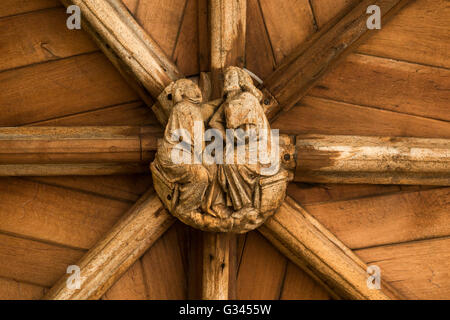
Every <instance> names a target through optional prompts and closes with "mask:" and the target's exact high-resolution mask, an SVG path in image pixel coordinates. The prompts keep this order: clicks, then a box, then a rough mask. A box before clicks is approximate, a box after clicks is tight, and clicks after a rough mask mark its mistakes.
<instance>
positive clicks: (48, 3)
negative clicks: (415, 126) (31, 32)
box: [0, 0, 61, 18]
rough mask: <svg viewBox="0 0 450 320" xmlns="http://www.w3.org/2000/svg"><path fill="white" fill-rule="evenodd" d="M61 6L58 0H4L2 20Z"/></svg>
mask: <svg viewBox="0 0 450 320" xmlns="http://www.w3.org/2000/svg"><path fill="white" fill-rule="evenodd" d="M60 6H61V3H60V2H59V1H58V0H2V1H1V2H0V18H1V17H7V16H11V15H16V14H21V13H25V12H30V11H36V10H42V9H46V8H53V7H60Z"/></svg>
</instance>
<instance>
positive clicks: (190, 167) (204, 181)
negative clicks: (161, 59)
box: [151, 67, 295, 233]
mask: <svg viewBox="0 0 450 320" xmlns="http://www.w3.org/2000/svg"><path fill="white" fill-rule="evenodd" d="M206 87H208V86H206ZM203 89H204V88H203ZM207 91H208V90H205V89H204V90H203V93H202V90H201V89H200V88H199V87H198V85H197V84H195V83H194V82H193V81H191V80H187V79H181V80H178V81H176V82H173V83H171V84H170V85H169V86H168V87H167V88H166V89H165V90H164V92H163V93H162V94H161V95H160V97H159V98H158V101H159V104H160V106H159V107H160V108H161V109H162V113H163V114H164V115H165V116H166V117H167V126H166V129H165V133H164V137H163V139H162V140H160V142H159V145H158V152H157V154H156V158H155V161H154V162H153V163H152V164H151V171H152V175H153V182H154V186H155V190H156V192H157V193H158V195H159V197H160V199H161V201H162V202H163V203H164V205H165V206H166V208H167V209H168V210H169V211H170V212H171V213H172V214H173V215H174V216H176V217H177V218H178V219H180V220H181V221H183V222H184V223H186V224H188V225H190V226H192V227H195V228H198V229H201V230H204V231H214V232H234V233H244V232H248V231H250V230H253V229H255V228H257V227H259V226H260V225H262V224H263V223H264V222H265V221H266V220H267V219H268V218H269V217H270V216H271V215H273V214H274V213H275V211H276V210H277V209H278V208H279V207H280V206H281V204H282V202H283V201H284V198H285V195H286V187H287V184H288V182H289V181H290V180H291V177H292V172H291V169H292V168H293V165H295V164H293V159H294V155H293V152H294V147H293V144H292V143H291V141H290V138H289V137H286V136H278V132H277V131H272V130H271V129H270V125H269V122H268V120H267V118H266V115H265V114H264V109H263V107H262V106H261V100H262V98H263V95H262V93H261V92H260V91H259V90H258V89H257V88H256V87H255V85H254V84H253V81H252V79H251V77H250V76H249V75H248V74H247V73H246V72H245V71H244V70H242V69H239V68H237V67H229V68H228V69H227V70H226V71H225V73H224V86H223V95H222V98H221V99H218V100H214V101H209V93H208V92H207Z"/></svg>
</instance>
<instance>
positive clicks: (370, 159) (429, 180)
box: [294, 135, 450, 186]
mask: <svg viewBox="0 0 450 320" xmlns="http://www.w3.org/2000/svg"><path fill="white" fill-rule="evenodd" d="M296 153H297V156H296V157H297V167H296V171H295V179H294V180H295V181H301V182H314V183H359V184H413V185H438V186H450V140H449V139H426V138H402V137H364V136H328V135H303V136H297V137H296Z"/></svg>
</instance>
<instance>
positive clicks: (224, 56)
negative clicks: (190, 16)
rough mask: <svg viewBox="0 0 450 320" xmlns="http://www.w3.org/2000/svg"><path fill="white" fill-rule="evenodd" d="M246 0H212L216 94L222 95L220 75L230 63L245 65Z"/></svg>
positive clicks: (212, 46)
mask: <svg viewBox="0 0 450 320" xmlns="http://www.w3.org/2000/svg"><path fill="white" fill-rule="evenodd" d="M246 21H247V0H211V1H210V26H211V78H212V82H213V83H217V84H218V85H216V86H214V85H213V97H214V98H218V97H220V95H221V92H220V91H221V88H222V86H221V85H220V84H221V83H222V80H221V75H222V73H223V71H224V69H225V68H226V67H228V66H237V67H243V66H244V62H245V35H246V26H247V22H246Z"/></svg>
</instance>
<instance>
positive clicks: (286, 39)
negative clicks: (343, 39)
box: [259, 0, 316, 64]
mask: <svg viewBox="0 0 450 320" xmlns="http://www.w3.org/2000/svg"><path fill="white" fill-rule="evenodd" d="M259 3H260V6H261V11H262V14H263V18H264V22H265V24H266V26H267V31H268V34H269V38H270V42H271V44H272V50H273V53H274V56H275V60H276V63H277V64H280V63H282V62H283V60H284V59H285V58H286V57H287V56H289V55H290V54H291V53H292V52H293V51H294V50H295V48H296V47H298V46H299V45H302V44H303V43H304V42H305V40H306V39H308V37H310V36H311V35H312V34H313V33H314V32H315V31H316V26H315V21H314V16H313V12H312V10H311V6H310V1H309V0H283V1H273V0H259Z"/></svg>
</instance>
